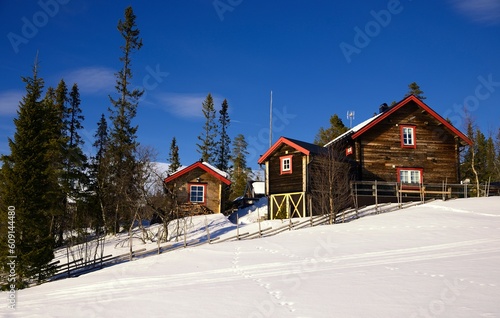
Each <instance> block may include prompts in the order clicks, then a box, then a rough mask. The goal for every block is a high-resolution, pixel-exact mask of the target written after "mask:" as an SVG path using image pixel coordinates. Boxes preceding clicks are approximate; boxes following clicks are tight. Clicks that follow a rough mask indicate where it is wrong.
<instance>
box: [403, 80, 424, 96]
mask: <svg viewBox="0 0 500 318" xmlns="http://www.w3.org/2000/svg"><path fill="white" fill-rule="evenodd" d="M412 94H413V95H415V97H418V98H419V99H421V100H424V99H426V98H427V97H425V96H424V92H423V91H422V90H421V89H420V86H418V84H417V83H416V82H413V83H411V84H409V85H408V92H407V93H406V94H405V97H406V96H410V95H412Z"/></svg>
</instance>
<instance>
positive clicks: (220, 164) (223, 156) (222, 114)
mask: <svg viewBox="0 0 500 318" xmlns="http://www.w3.org/2000/svg"><path fill="white" fill-rule="evenodd" d="M228 108H229V105H228V103H227V100H226V99H224V101H223V102H222V107H221V109H220V111H219V127H218V128H219V129H218V135H219V140H218V141H217V150H216V160H215V165H216V167H217V168H219V169H220V170H222V171H227V170H228V169H229V159H230V156H231V150H230V148H229V147H230V145H231V138H229V134H228V132H227V130H228V128H229V124H230V120H229V112H228Z"/></svg>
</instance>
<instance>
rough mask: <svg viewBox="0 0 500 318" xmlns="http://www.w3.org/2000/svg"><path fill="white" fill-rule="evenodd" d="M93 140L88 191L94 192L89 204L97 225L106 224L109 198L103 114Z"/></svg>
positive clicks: (106, 127)
mask: <svg viewBox="0 0 500 318" xmlns="http://www.w3.org/2000/svg"><path fill="white" fill-rule="evenodd" d="M94 138H95V141H94V143H93V144H92V146H93V147H94V148H95V156H93V157H92V158H91V164H90V180H89V187H90V188H89V192H90V193H94V196H93V197H91V199H90V200H91V204H92V205H93V206H94V210H95V214H94V219H95V220H98V225H101V222H102V223H103V224H106V221H107V219H108V217H107V216H108V215H110V213H109V206H107V205H106V204H108V203H109V202H108V201H109V200H107V197H106V195H107V193H108V192H109V191H106V190H107V188H106V186H107V185H108V184H110V183H111V182H109V181H108V180H109V179H108V170H109V169H108V168H109V167H108V165H107V164H106V161H105V160H106V158H107V157H106V156H105V154H106V151H107V147H108V139H109V137H108V123H107V121H106V117H105V116H104V114H102V115H101V119H100V120H99V122H98V123H97V131H96V134H95V135H94ZM104 231H105V233H106V227H104Z"/></svg>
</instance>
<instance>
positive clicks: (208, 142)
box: [196, 93, 217, 163]
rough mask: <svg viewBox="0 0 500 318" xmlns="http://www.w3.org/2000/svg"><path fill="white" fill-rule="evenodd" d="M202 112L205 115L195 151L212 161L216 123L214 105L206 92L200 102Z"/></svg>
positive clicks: (206, 159)
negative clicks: (205, 95)
mask: <svg viewBox="0 0 500 318" xmlns="http://www.w3.org/2000/svg"><path fill="white" fill-rule="evenodd" d="M201 110H202V112H203V115H204V116H205V124H204V125H203V131H202V133H201V135H200V136H198V140H200V142H201V143H199V144H196V146H197V147H198V149H197V151H198V152H199V153H200V154H201V159H202V160H203V161H205V162H208V163H213V159H214V157H215V154H214V149H215V146H216V141H215V137H216V136H217V125H216V123H215V107H214V100H213V98H212V94H210V93H208V95H207V97H206V98H205V100H204V101H203V103H202V109H201Z"/></svg>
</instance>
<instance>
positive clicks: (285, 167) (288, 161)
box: [280, 155, 292, 174]
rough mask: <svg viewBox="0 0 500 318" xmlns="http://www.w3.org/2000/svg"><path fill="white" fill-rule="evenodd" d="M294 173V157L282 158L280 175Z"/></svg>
mask: <svg viewBox="0 0 500 318" xmlns="http://www.w3.org/2000/svg"><path fill="white" fill-rule="evenodd" d="M290 173H292V156H291V155H289V156H282V157H280V174H290Z"/></svg>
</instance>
